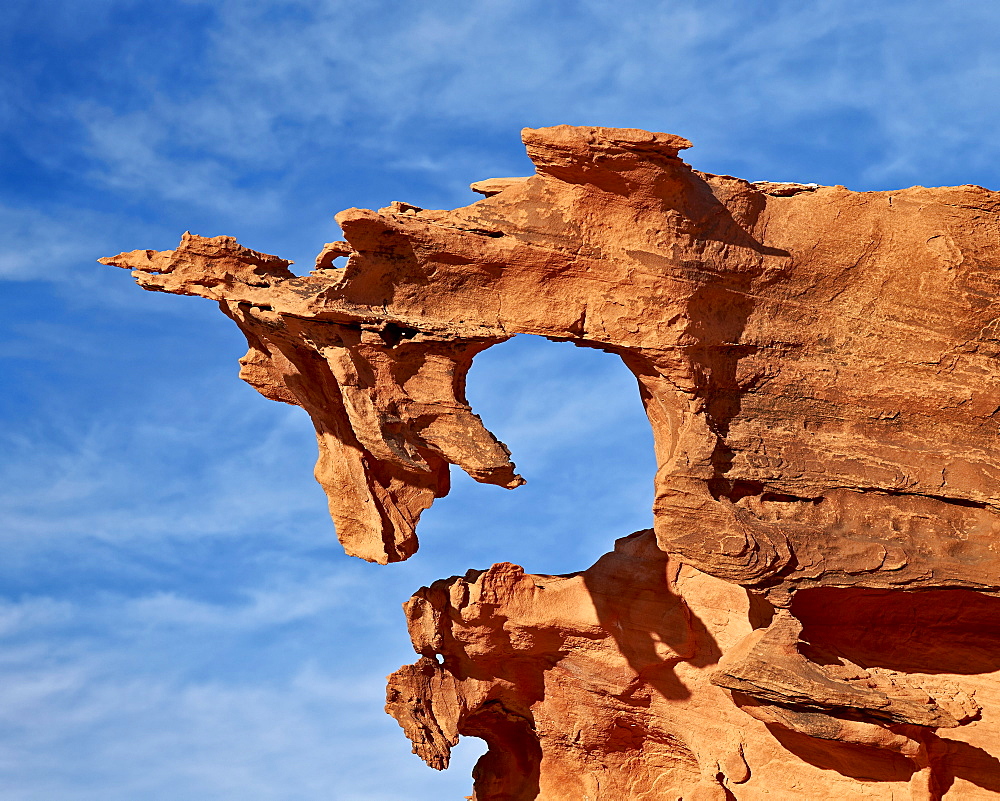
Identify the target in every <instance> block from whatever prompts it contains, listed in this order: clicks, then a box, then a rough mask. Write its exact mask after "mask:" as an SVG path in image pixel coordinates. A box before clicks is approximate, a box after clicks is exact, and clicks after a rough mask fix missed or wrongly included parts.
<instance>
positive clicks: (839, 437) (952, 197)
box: [104, 126, 1000, 801]
mask: <svg viewBox="0 0 1000 801" xmlns="http://www.w3.org/2000/svg"><path fill="white" fill-rule="evenodd" d="M524 142H525V144H526V146H527V148H528V153H529V155H530V156H531V158H532V160H533V161H534V163H535V165H536V168H537V174H536V175H534V176H532V177H530V178H510V179H492V180H488V181H481V182H479V183H477V184H474V185H473V189H475V190H476V191H478V192H480V193H481V194H483V195H486V198H485V199H484V200H480V201H479V202H477V203H474V204H472V205H471V206H468V207H465V208H461V209H456V210H454V211H426V210H423V209H419V208H416V207H413V206H410V205H407V204H405V203H394V204H392V206H390V207H389V208H387V209H382V210H381V211H380V212H378V213H376V212H373V211H365V210H359V209H350V210H348V211H345V212H342V213H341V214H340V215H338V217H337V220H338V222H339V223H340V225H341V227H342V229H343V231H344V236H345V238H346V241H345V242H335V243H332V244H330V245H327V246H326V247H325V248H324V250H323V252H322V253H321V254H320V256H319V258H318V259H317V265H316V269H315V270H314V271H313V272H312V273H310V274H309V275H308V276H305V277H295V276H294V275H293V274H292V273H291V272H290V271H289V263H288V262H286V261H283V260H281V259H279V258H276V257H274V256H268V255H264V254H261V253H256V252H254V251H251V250H248V249H246V248H243V247H241V246H240V245H238V244H237V243H236V242H235V240H233V239H231V238H228V237H216V238H213V239H205V238H202V237H197V236H192V235H190V234H186V235H185V236H184V238H183V239H182V241H181V244H180V246H179V247H178V248H177V250H174V251H167V252H161V253H156V252H152V251H134V252H132V253H127V254H122V255H120V256H116V257H113V258H110V259H105V260H104V262H105V263H108V264H113V265H117V266H121V267H127V268H131V269H133V270H135V273H134V274H135V275H136V277H137V279H138V281H139V283H140V285H142V286H143V287H145V288H147V289H153V290H159V291H165V292H173V293H178V294H192V295H201V296H204V297H208V298H212V299H214V300H217V301H219V303H220V305H221V307H222V310H223V311H224V312H225V313H226V314H227V315H228V316H230V317H231V318H232V319H233V320H234V321H235V322H236V323H237V325H239V326H240V328H241V329H242V330H243V332H244V333H245V334H246V337H247V340H248V341H249V343H250V350H249V352H248V354H247V356H246V357H244V359H243V360H242V364H243V371H242V376H243V377H244V378H245V379H246V380H247V381H248V382H250V383H251V384H252V385H253V386H255V387H256V388H257V389H258V390H259V391H260V392H261V393H263V394H264V395H266V396H267V397H269V398H273V399H275V400H282V401H285V402H288V403H294V404H298V405H300V406H302V407H303V408H305V409H306V410H307V411H308V412H309V414H310V416H311V417H312V419H313V421H314V423H315V425H316V431H317V437H318V440H319V449H320V457H319V463H318V464H317V468H316V476H317V479H318V480H319V482H320V483H321V484H322V485H323V487H324V489H325V490H326V492H327V495H328V497H329V500H330V510H331V514H332V515H333V518H334V521H335V523H336V526H337V532H338V535H339V537H340V539H341V542H342V543H343V544H344V547H345V548H346V550H347V551H348V553H351V554H354V555H357V556H360V557H362V558H365V559H369V560H372V561H378V562H383V563H384V562H389V561H396V560H401V559H405V558H407V557H408V556H410V555H412V554H413V552H414V551H415V550H416V545H417V543H416V537H415V534H414V527H415V525H416V522H417V519H418V518H419V516H420V513H421V511H422V510H423V509H426V508H427V507H428V506H429V505H430V503H431V502H432V501H433V499H434V498H435V497H440V496H442V495H444V494H445V493H446V492H447V491H448V469H449V464H455V465H458V466H460V467H461V468H463V469H464V470H465V471H466V472H468V473H469V475H471V476H472V477H473V478H475V479H476V480H478V481H483V482H488V483H493V484H499V485H501V486H504V487H511V488H512V487H516V486H517V485H518V484H519V483H521V479H520V477H519V476H517V475H516V473H515V472H514V466H513V465H512V463H511V462H510V459H509V454H508V452H507V449H506V448H505V447H504V446H503V444H502V443H500V442H498V441H497V440H496V438H495V437H493V436H492V435H491V434H490V433H489V432H488V431H487V430H486V429H485V428H484V427H483V425H482V423H481V421H480V420H479V418H478V417H477V416H476V415H475V414H474V413H473V412H472V410H471V409H470V408H469V405H468V403H467V402H466V400H465V397H464V383H465V376H466V373H467V371H468V370H469V368H470V366H471V364H472V360H473V357H474V356H475V355H476V354H477V353H479V352H480V351H482V350H483V349H485V348H487V347H489V346H491V345H494V344H496V343H498V342H502V341H503V340H505V339H507V338H509V337H510V336H512V335H514V334H517V333H530V334H538V335H542V336H545V337H549V338H552V339H557V340H569V341H572V342H575V343H577V344H579V345H584V346H588V347H594V348H599V349H602V350H604V351H606V352H608V353H611V354H616V355H618V356H619V357H621V358H622V360H623V361H624V362H625V364H626V365H627V366H628V367H629V368H630V369H631V370H632V372H633V373H634V374H635V376H636V378H637V380H638V383H639V390H640V394H641V397H642V400H643V403H644V404H645V407H646V411H647V414H648V416H649V419H650V422H651V424H652V426H653V430H654V434H655V441H656V450H657V460H658V465H659V467H658V470H657V474H656V478H655V482H656V501H655V507H654V512H655V533H654V532H641V533H639V534H635V535H632V536H631V537H628V538H625V539H624V540H619V542H618V544H617V546H616V549H615V551H614V552H613V553H611V554H608V555H607V556H605V557H603V558H602V559H601V560H600V561H599V562H598V563H597V564H596V565H594V566H593V567H591V568H590V569H588V570H586V571H584V572H582V573H579V574H573V575H566V576H530V575H525V574H524V573H523V571H522V570H521V569H520V568H518V567H516V566H514V565H495V566H493V567H492V568H490V569H489V570H487V571H485V572H482V573H480V572H476V571H473V572H471V573H469V574H467V576H466V577H465V578H461V579H460V578H453V579H449V580H446V581H442V582H437V583H436V584H435V585H433V586H432V587H430V588H425V589H423V590H421V591H420V592H419V593H418V594H417V595H416V596H414V598H413V600H411V601H410V603H409V604H408V605H407V614H408V616H409V622H410V629H411V635H412V637H413V641H414V645H415V647H416V649H417V651H418V652H419V653H420V654H421V657H420V660H419V661H418V662H417V663H416V664H415V665H412V666H409V667H405V668H403V669H401V670H400V671H399V672H397V673H396V674H395V675H394V676H393V677H391V680H390V688H389V705H388V709H389V711H390V712H391V713H392V714H393V715H394V716H395V717H396V718H397V719H398V720H399V721H400V723H401V724H402V725H403V727H404V729H405V730H406V732H407V735H408V736H409V737H410V738H411V740H412V741H413V743H414V748H415V751H416V752H417V753H419V754H420V755H421V756H422V757H423V758H424V759H425V760H427V761H428V763H429V764H431V765H432V766H434V767H438V768H442V767H445V766H446V765H447V761H448V753H449V748H450V746H451V745H453V744H454V743H455V742H456V741H457V738H458V737H459V736H460V735H463V734H464V735H471V736H478V737H483V738H484V739H486V740H487V742H489V744H490V750H489V752H488V753H487V754H486V756H484V757H483V759H482V760H481V761H480V763H479V765H478V766H477V768H476V798H477V799H479V801H486V799H532V798H542V799H560V800H561V799H566V800H567V801H568V800H569V799H574V801H578V800H579V799H591V801H594V800H595V799H602V801H621V800H622V799H659V798H664V799H675V798H683V799H688V800H691V799H716V798H717V799H725V798H738V799H757V798H769V799H770V798H775V799H781V798H789V799H791V798H803V797H807V798H829V799H846V798H873V799H890V798H893V799H896V798H898V799H903V798H914V799H917V798H919V799H930V798H940V797H947V798H961V799H975V798H996V797H1000V760H998V756H1000V724H998V720H997V719H998V717H1000V675H998V670H1000V615H998V612H1000V599H998V598H997V593H998V591H1000V553H998V547H1000V489H998V486H1000V485H998V479H1000V461H998V450H997V447H996V444H997V435H998V432H1000V377H998V371H997V366H998V356H1000V310H998V308H997V305H996V299H997V297H998V295H1000V195H998V194H997V193H993V192H990V191H987V190H985V189H982V188H981V187H977V186H962V187H953V188H944V189H924V188H922V187H914V188H911V189H906V190H901V191H897V192H867V193H858V192H851V191H848V190H847V189H845V188H843V187H816V186H811V185H797V184H769V183H757V184H751V183H748V182H746V181H743V180H739V179H736V178H731V177H727V176H715V175H706V174H703V173H699V172H697V171H694V170H692V169H691V168H690V167H689V166H688V165H687V164H685V163H684V162H683V161H682V160H681V159H680V158H679V157H678V152H679V151H680V150H681V149H683V148H686V147H688V146H689V143H688V142H687V141H685V140H684V139H681V138H679V137H676V136H670V135H667V134H653V133H647V132H644V131H637V130H631V129H608V128H572V127H567V126H559V127H556V128H546V129H540V130H530V129H528V130H525V131H524ZM341 256H346V257H348V258H347V264H346V267H345V268H343V269H338V268H336V267H335V259H337V258H338V257H341Z"/></svg>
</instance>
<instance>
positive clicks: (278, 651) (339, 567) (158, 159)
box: [0, 0, 1000, 801]
mask: <svg viewBox="0 0 1000 801" xmlns="http://www.w3.org/2000/svg"><path fill="white" fill-rule="evenodd" d="M998 34H1000V6H998V5H996V4H995V3H990V2H974V1H972V0H970V1H969V2H949V1H948V0H936V1H935V2H928V1H927V0H910V1H909V2H891V1H889V2H881V3H872V2H870V0H869V1H868V2H857V1H855V0H840V2H832V1H829V2H823V1H822V0H820V1H819V2H802V1H801V0H796V1H795V2H788V1H786V0H773V1H772V2H768V3H753V2H745V1H744V2H739V1H737V0H732V1H730V2H723V1H722V0H698V1H697V2H690V1H688V0H682V1H678V2H653V1H652V0H646V2H633V0H618V2H615V3H610V2H597V0H581V1H580V2H561V1H560V0H550V1H549V2H542V1H541V0H506V2H502V1H501V0H484V1H483V2H479V1H478V0H464V2H436V0H428V1H427V2H423V3H400V2H364V0H361V2H358V0H355V1H354V2H344V1H343V0H301V1H299V2H296V1H295V0H285V2H272V1H271V0H256V1H251V0H214V1H209V0H204V1H202V0H189V1H188V2H179V1H178V0H158V2H150V1H149V0H104V1H101V0H33V1H32V2H28V0H9V2H8V3H7V4H6V5H5V10H4V14H3V16H2V18H0V76H2V78H0V165H2V170H0V297H2V300H3V313H2V314H0V359H2V370H3V373H2V374H3V375H4V392H3V393H0V538H2V546H3V553H4V559H3V560H2V562H0V796H2V797H3V798H4V799H5V801H91V800H92V799H93V801H97V800H98V799H100V801H135V799H143V800H144V801H271V800H272V799H273V800H274V801H319V800H320V799H322V800H323V801H328V800H329V799H337V801H341V799H343V800H344V801H347V800H350V801H355V800H356V801H362V800H363V801H376V799H377V800H378V801H382V800H383V799H384V800H386V801H389V800H395V799H418V800H419V799H427V801H431V800H432V799H433V801H441V800H442V799H449V798H453V799H460V798H462V797H463V796H464V795H466V794H467V792H468V788H469V787H470V783H471V782H470V779H469V770H470V768H471V764H472V762H474V760H475V758H476V756H477V755H478V753H480V752H481V750H482V749H481V748H480V747H479V744H478V741H471V742H468V743H464V744H463V745H462V747H460V748H459V750H458V754H457V758H456V760H455V764H454V767H453V768H452V770H450V771H448V772H446V773H443V774H438V773H436V772H434V771H432V770H430V769H428V768H426V767H424V766H423V764H422V763H421V762H420V761H419V760H418V759H417V758H416V757H414V756H412V755H411V754H410V753H409V744H408V743H407V741H406V740H405V739H404V738H403V736H402V733H401V731H400V730H399V729H398V727H397V726H396V724H395V722H394V721H392V720H391V719H390V718H388V717H386V716H385V715H384V714H383V713H382V709H381V708H382V704H383V681H384V676H385V675H386V674H387V673H389V672H391V671H393V670H395V669H396V668H397V667H398V666H399V665H401V664H403V663H404V662H409V661H412V659H413V658H414V655H413V654H412V651H411V649H410V648H409V644H408V641H407V639H406V633H405V624H404V620H403V617H402V614H401V611H400V609H399V605H400V604H401V603H402V602H403V601H404V600H405V599H406V598H407V597H409V595H410V594H411V593H412V592H413V591H414V590H416V589H417V588H418V587H419V586H420V585H422V584H426V583H428V582H430V581H432V580H433V579H436V578H439V577H443V576H448V575H452V574H456V573H463V572H464V571H465V570H466V569H468V568H470V567H478V568H483V567H486V566H488V565H489V564H491V563H493V562H496V561H514V562H518V563H520V564H523V565H524V566H525V567H526V568H527V569H529V570H532V571H535V572H566V571H570V570H575V569H582V568H584V567H586V566H588V565H589V564H590V563H591V562H592V561H593V560H594V559H595V558H596V557H597V556H598V555H600V554H601V553H603V552H605V551H607V550H609V549H610V547H611V545H612V542H613V540H614V539H615V538H616V537H618V536H622V535H624V534H627V533H630V532H631V531H633V530H636V529H638V528H642V527H644V526H646V525H648V524H649V522H650V513H649V505H650V503H651V498H652V492H651V481H652V473H653V462H652V454H651V443H650V437H649V434H648V431H647V428H648V427H647V424H646V422H645V419H644V417H643V416H642V413H641V409H640V406H639V402H638V397H637V392H636V390H635V387H634V383H633V381H632V379H631V377H630V376H629V375H628V374H627V372H626V371H625V369H624V368H623V367H622V366H621V365H620V364H619V363H617V362H616V360H615V359H614V358H613V357H611V356H607V355H605V354H602V353H598V352H594V351H587V350H582V349H576V348H573V347H571V346H568V345H556V344H553V343H549V342H546V341H542V340H532V339H526V338H523V337H522V338H518V339H516V340H514V341H512V342H509V343H505V344H504V345H502V346H499V347H496V348H493V349H491V350H490V351H487V352H486V353H484V354H483V355H482V356H480V357H478V358H477V361H476V365H475V367H474V368H473V371H472V374H471V377H470V388H469V395H470V398H471V400H472V401H473V405H474V408H475V409H476V411H478V412H479V413H480V414H481V415H482V416H483V418H484V419H485V421H486V423H487V424H488V425H489V426H490V427H491V429H492V430H493V431H494V432H496V433H497V434H498V435H499V436H500V437H501V438H502V439H503V440H504V441H505V442H506V443H507V444H508V445H509V446H510V447H511V450H512V451H513V454H514V459H515V461H516V462H517V465H518V467H519V469H520V471H521V472H522V473H523V474H524V475H525V476H526V478H527V479H528V481H529V483H528V484H527V485H526V486H524V487H522V488H520V489H518V490H516V491H514V492H507V491H504V490H501V489H498V488H496V487H488V486H481V485H476V484H473V483H472V482H471V481H470V480H468V479H464V478H463V477H462V476H461V475H456V481H455V488H454V490H453V492H452V494H451V495H450V496H449V497H448V498H445V499H443V500H441V501H438V502H437V504H436V505H435V507H434V508H433V509H432V510H431V511H429V512H428V513H427V514H426V515H425V519H424V521H423V522H422V524H421V526H422V530H421V541H422V547H421V550H420V552H419V553H418V554H417V555H416V556H415V557H414V558H413V559H412V560H410V561H409V562H406V563H404V564H401V565H391V566H388V567H378V566H374V565H368V564H366V563H362V562H359V561H357V560H351V559H348V558H347V557H345V556H343V554H342V553H340V552H339V549H338V546H337V543H336V539H335V537H334V532H333V527H332V524H331V523H330V521H329V518H328V517H327V516H326V511H325V502H324V498H323V495H322V493H321V491H320V490H319V488H318V486H316V485H315V484H314V482H313V480H312V476H311V470H312V463H313V461H314V459H315V443H314V440H313V436H312V433H311V428H310V425H309V421H308V419H307V418H306V416H305V413H304V412H302V411H301V410H299V409H294V408H291V407H286V406H283V405H281V404H275V403H272V402H270V401H267V400H265V399H263V398H261V397H260V396H259V395H257V393H256V392H254V391H253V390H252V389H250V387H248V386H246V385H244V384H242V383H241V382H240V381H239V380H238V379H237V377H236V372H237V365H236V359H237V358H238V357H239V356H240V355H242V353H243V351H244V350H245V343H244V342H243V340H242V337H241V336H240V334H239V332H238V331H237V330H236V329H235V327H234V326H233V325H232V324H231V323H230V322H229V321H228V320H226V319H225V318H224V317H223V316H222V315H221V314H220V313H219V312H218V310H217V309H216V308H215V306H214V305H213V304H211V303H209V302H207V301H202V300H199V299H193V298H179V297H168V296H164V295H155V294H150V293H145V292H142V291H141V290H139V289H138V288H136V287H135V286H134V285H132V284H131V282H130V280H129V278H128V276H127V274H125V273H124V272H121V271H117V270H113V269H111V268H107V267H102V266H100V265H97V264H95V263H94V262H95V259H97V258H98V257H100V256H105V255H111V254H114V253H117V252H120V251H125V250H132V249H135V248H156V249H167V248H172V247H174V246H175V245H176V243H177V241H178V239H179V236H180V234H181V233H182V232H183V231H185V230H191V231H194V232H195V233H198V234H202V235H205V236H214V235H218V234H230V235H234V236H236V237H237V238H238V239H239V240H240V241H241V242H242V243H243V244H246V245H248V246H250V247H253V248H256V249H258V250H263V251H265V252H269V253H275V254H278V255H281V256H283V257H286V258H293V259H295V260H297V261H298V262H299V264H301V265H303V267H304V268H307V267H308V265H309V264H310V263H311V261H312V258H313V257H314V255H315V253H316V252H317V251H318V249H319V248H320V246H321V245H322V243H323V242H327V241H330V240H331V239H335V238H337V236H338V234H337V231H336V228H335V225H334V223H333V220H332V216H333V214H334V213H335V212H337V211H339V210H341V209H343V208H347V207H350V206H360V207H372V208H377V207H379V206H384V205H387V204H388V203H389V201H391V200H405V201H407V202H411V203H415V204H417V205H420V206H423V207H427V208H451V207H456V206H461V205H466V204H468V203H470V202H473V201H474V200H475V199H476V196H474V195H473V194H472V193H471V192H470V191H469V190H468V184H469V183H470V182H472V181H475V180H480V179H483V178H488V177H496V176H507V175H524V174H527V173H528V172H529V171H530V166H529V164H528V162H527V159H526V158H525V156H524V153H523V148H522V146H521V144H520V140H519V133H518V132H519V130H520V128H522V127H524V126H532V127H536V126H542V125H551V124H558V123H571V124H584V125H608V126H625V127H639V128H647V129H651V130H658V131H667V132H670V133H676V134H680V135H682V136H685V137H687V138H689V139H691V140H692V141H693V142H694V145H695V146H694V148H693V150H691V151H688V152H687V157H688V160H689V161H690V162H691V163H692V164H693V165H694V166H695V167H696V168H698V169H702V170H706V171H709V172H719V173H730V174H735V175H739V176H741V177H745V178H749V179H751V180H760V179H769V180H792V181H802V182H811V181H814V182H818V183H826V184H845V185H847V186H848V187H850V188H852V189H858V190H869V189H889V188H898V187H904V186H910V185H913V184H918V183H919V184H924V185H928V186H934V185H948V184H964V183H973V184H980V185H983V186H986V187H988V188H991V189H997V188H1000V138H998V137H997V136H996V131H997V130H998V129H1000V102H998V92H997V86H998V85H1000V81H998V79H1000V48H998V47H997V42H998Z"/></svg>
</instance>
